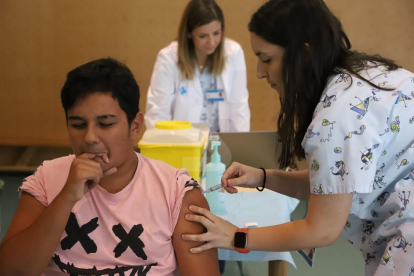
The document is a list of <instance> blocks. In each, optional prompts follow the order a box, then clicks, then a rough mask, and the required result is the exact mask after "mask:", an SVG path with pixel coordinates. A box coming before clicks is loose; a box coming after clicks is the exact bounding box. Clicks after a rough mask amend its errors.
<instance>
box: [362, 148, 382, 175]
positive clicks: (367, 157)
mask: <svg viewBox="0 0 414 276" xmlns="http://www.w3.org/2000/svg"><path fill="white" fill-rule="evenodd" d="M378 146H379V144H375V145H373V146H372V148H369V149H367V148H365V149H366V150H365V151H364V152H361V154H362V155H361V161H362V163H364V165H363V166H362V168H361V170H362V169H365V170H369V165H370V164H371V163H372V157H373V153H372V149H376V148H378Z"/></svg>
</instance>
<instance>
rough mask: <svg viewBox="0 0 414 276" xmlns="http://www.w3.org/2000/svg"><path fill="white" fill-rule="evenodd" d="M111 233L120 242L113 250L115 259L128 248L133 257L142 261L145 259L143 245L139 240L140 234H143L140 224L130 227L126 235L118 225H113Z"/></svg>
mask: <svg viewBox="0 0 414 276" xmlns="http://www.w3.org/2000/svg"><path fill="white" fill-rule="evenodd" d="M112 231H113V232H114V234H115V235H116V236H117V237H118V238H119V239H120V240H121V241H120V242H119V243H118V245H117V246H116V247H115V249H114V253H115V258H118V257H119V256H121V255H122V253H124V252H125V250H127V248H128V246H129V247H130V248H131V249H132V251H133V252H134V253H135V255H137V256H138V257H140V258H141V259H143V260H146V259H147V255H146V254H145V252H144V247H145V244H144V243H143V242H142V241H141V239H140V238H139V236H140V235H141V234H142V232H144V228H143V227H142V224H137V225H134V226H132V228H131V231H129V233H128V234H127V232H126V231H125V229H124V227H122V225H121V224H120V223H119V224H117V225H114V226H113V227H112Z"/></svg>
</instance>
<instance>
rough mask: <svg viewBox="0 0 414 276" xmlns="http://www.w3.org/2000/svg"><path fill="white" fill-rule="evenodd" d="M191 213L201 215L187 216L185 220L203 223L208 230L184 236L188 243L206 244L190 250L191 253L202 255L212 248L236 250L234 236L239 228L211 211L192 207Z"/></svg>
mask: <svg viewBox="0 0 414 276" xmlns="http://www.w3.org/2000/svg"><path fill="white" fill-rule="evenodd" d="M189 209H190V210H191V211H193V212H194V213H197V214H200V215H193V214H187V215H186V216H185V218H186V219H187V220H189V221H194V222H198V223H201V224H202V225H204V227H206V228H207V232H206V233H203V234H199V235H188V234H184V235H183V236H182V238H183V240H186V241H202V242H205V243H204V244H203V245H201V246H199V247H194V248H191V249H190V252H191V253H200V252H203V251H205V250H208V249H211V248H223V249H230V250H235V247H234V246H233V240H234V234H235V233H236V232H237V229H238V227H237V226H235V225H233V224H231V223H230V222H228V221H227V220H224V219H222V218H219V217H217V216H215V215H214V214H213V213H211V212H210V211H209V210H207V209H204V208H201V207H197V206H194V205H191V206H190V207H189Z"/></svg>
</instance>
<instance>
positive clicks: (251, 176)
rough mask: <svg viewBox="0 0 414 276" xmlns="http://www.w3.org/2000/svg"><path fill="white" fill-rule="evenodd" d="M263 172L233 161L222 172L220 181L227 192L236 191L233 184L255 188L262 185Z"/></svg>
mask: <svg viewBox="0 0 414 276" xmlns="http://www.w3.org/2000/svg"><path fill="white" fill-rule="evenodd" d="M263 178H264V174H263V171H262V170H261V169H257V168H253V167H249V166H246V165H243V164H240V163H237V162H233V163H232V164H231V165H230V167H228V169H227V170H226V171H225V172H224V173H223V176H222V178H221V183H222V184H223V186H224V189H226V191H227V192H229V193H231V194H234V193H237V189H236V188H235V186H239V187H246V188H256V187H262V185H263Z"/></svg>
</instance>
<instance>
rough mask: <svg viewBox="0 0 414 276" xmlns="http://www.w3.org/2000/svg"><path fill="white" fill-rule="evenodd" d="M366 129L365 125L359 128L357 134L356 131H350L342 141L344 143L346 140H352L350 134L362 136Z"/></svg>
mask: <svg viewBox="0 0 414 276" xmlns="http://www.w3.org/2000/svg"><path fill="white" fill-rule="evenodd" d="M366 128H367V126H366V125H362V126H360V127H359V132H358V131H356V130H354V131H351V132H350V133H348V135H347V136H345V138H344V141H346V139H349V138H352V134H355V135H362V134H363V133H364V131H365V129H366Z"/></svg>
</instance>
